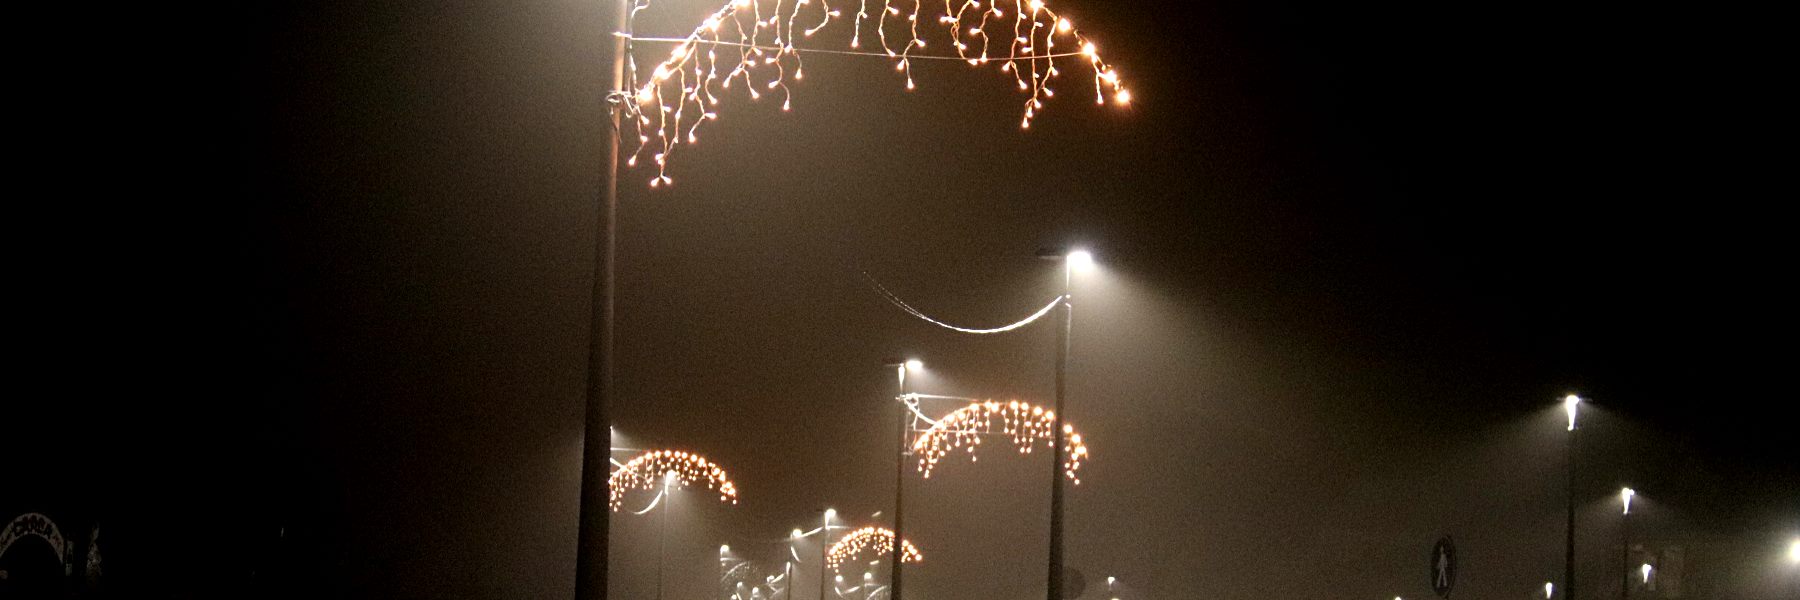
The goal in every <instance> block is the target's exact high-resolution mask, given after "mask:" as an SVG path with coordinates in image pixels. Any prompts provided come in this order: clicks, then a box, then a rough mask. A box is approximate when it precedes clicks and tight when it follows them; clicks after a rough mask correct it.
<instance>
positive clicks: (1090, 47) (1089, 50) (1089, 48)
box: [1081, 42, 1100, 56]
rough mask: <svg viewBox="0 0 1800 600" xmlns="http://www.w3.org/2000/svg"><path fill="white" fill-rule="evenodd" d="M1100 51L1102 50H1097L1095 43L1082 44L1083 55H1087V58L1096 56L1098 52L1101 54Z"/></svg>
mask: <svg viewBox="0 0 1800 600" xmlns="http://www.w3.org/2000/svg"><path fill="white" fill-rule="evenodd" d="M1099 51H1100V49H1099V48H1095V47H1094V43H1093V42H1088V43H1086V44H1082V45H1081V53H1082V54H1083V55H1086V56H1093V55H1095V54H1096V53H1098V52H1099Z"/></svg>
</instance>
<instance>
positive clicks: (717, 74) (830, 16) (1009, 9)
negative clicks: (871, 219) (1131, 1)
mask: <svg viewBox="0 0 1800 600" xmlns="http://www.w3.org/2000/svg"><path fill="white" fill-rule="evenodd" d="M832 1H833V0H792V1H791V2H784V1H783V0H730V1H729V2H727V3H726V4H725V6H724V7H722V8H720V9H718V10H717V11H714V12H713V13H712V14H711V15H710V16H708V17H707V18H706V19H705V20H704V21H702V22H701V23H700V26H699V27H697V28H695V29H694V31H693V32H692V33H690V34H688V35H687V37H683V38H658V37H644V36H636V35H632V34H623V35H626V39H627V44H628V47H627V54H628V55H632V56H630V58H629V60H630V66H631V68H630V69H629V71H628V72H629V73H630V77H631V79H630V89H629V90H625V91H621V92H616V93H615V94H616V95H615V96H614V98H613V101H614V102H615V104H616V105H618V106H620V107H623V108H625V110H626V115H625V116H626V117H627V119H626V120H625V121H626V122H627V123H629V127H630V129H631V133H633V134H635V135H631V136H627V135H625V133H626V132H624V131H621V132H620V137H621V139H628V140H633V138H635V139H634V140H633V141H635V143H636V145H635V146H634V148H633V150H632V152H631V154H630V158H629V159H627V160H626V165H627V166H636V165H637V162H638V158H639V156H641V155H642V154H643V153H645V152H649V153H650V154H651V156H650V158H651V160H653V161H655V163H656V167H657V174H656V177H655V178H653V179H651V180H650V186H651V187H656V186H658V185H666V184H669V183H671V182H672V181H673V180H672V179H670V178H669V175H668V165H669V156H670V155H671V154H673V153H674V151H675V146H676V145H677V144H680V143H682V142H683V141H685V142H686V143H689V144H693V143H697V142H699V139H700V138H699V132H700V126H701V125H702V124H704V123H706V122H707V121H711V120H715V119H718V118H719V113H718V106H719V104H720V103H721V102H722V100H721V98H720V96H721V95H722V94H726V93H727V92H729V91H730V89H731V87H732V84H733V82H735V81H738V80H742V85H743V87H744V88H745V89H746V92H747V95H749V96H750V99H751V100H758V99H761V98H762V96H763V95H764V94H765V93H767V94H774V93H776V92H779V93H780V94H781V109H782V110H784V111H785V110H790V109H792V108H793V90H792V88H791V87H790V84H794V83H798V82H800V81H802V80H804V79H805V78H806V71H805V68H804V61H803V60H801V53H802V52H824V53H830V54H840V55H866V56H875V57H882V58H885V59H888V60H891V61H893V63H894V70H895V71H897V72H900V73H903V74H904V75H905V79H906V89H907V90H912V89H915V88H917V84H916V83H915V82H914V80H913V76H912V67H913V61H915V60H957V61H963V62H967V63H968V64H969V65H971V66H975V67H980V66H983V65H986V64H987V63H989V62H996V63H999V64H1000V71H1001V72H1003V73H1006V74H1008V75H1010V76H1011V77H1012V79H1013V80H1014V82H1015V83H1016V84H1017V86H1018V89H1019V92H1020V93H1021V94H1024V95H1026V96H1028V98H1027V99H1026V100H1025V102H1024V112H1025V114H1024V118H1023V119H1022V120H1020V122H1019V127H1020V128H1022V129H1029V128H1030V127H1031V120H1032V118H1033V117H1035V116H1036V115H1037V114H1038V112H1039V111H1042V110H1044V101H1045V100H1046V99H1049V98H1051V97H1053V96H1055V95H1056V91H1055V90H1054V89H1052V88H1051V87H1050V84H1051V83H1052V80H1054V79H1055V78H1056V77H1059V76H1061V75H1062V69H1061V68H1059V67H1058V66H1057V59H1059V58H1061V59H1067V60H1065V61H1064V63H1065V64H1066V63H1069V62H1075V63H1078V64H1082V63H1085V64H1086V65H1087V67H1088V68H1089V69H1091V70H1092V72H1093V74H1094V101H1095V103H1096V104H1105V103H1106V98H1107V96H1108V90H1110V92H1111V97H1112V99H1113V101H1114V102H1117V103H1119V104H1128V103H1130V102H1131V92H1130V91H1129V90H1128V89H1126V87H1125V84H1124V82H1123V80H1121V79H1120V77H1119V71H1118V69H1116V68H1114V67H1113V66H1112V65H1110V64H1107V63H1106V61H1104V60H1102V59H1101V58H1100V51H1099V47H1098V46H1097V45H1095V43H1094V42H1093V40H1091V39H1089V38H1088V37H1087V36H1086V35H1085V34H1083V33H1082V32H1081V30H1080V29H1077V28H1076V27H1075V24H1074V23H1073V22H1072V21H1070V20H1069V18H1068V17H1066V16H1063V15H1060V14H1058V13H1057V12H1056V11H1054V10H1051V9H1050V8H1049V7H1048V6H1045V4H1044V1H1043V0H986V2H985V3H984V2H983V1H982V0H944V5H943V12H942V13H939V14H936V15H935V16H933V15H931V14H929V12H930V10H933V9H935V8H936V5H935V4H932V5H931V6H930V7H929V8H928V7H927V6H926V5H927V1H926V0H912V2H911V6H907V2H906V0H856V1H857V2H858V4H857V11H856V13H855V15H854V16H846V15H845V10H846V9H839V8H834V7H833V6H832ZM849 1H850V0H837V2H839V3H840V4H839V5H840V6H844V5H846V4H847V3H848V2H849ZM876 1H879V2H881V7H880V9H878V10H876V11H875V12H874V13H870V10H871V9H872V8H874V3H875V2H876ZM1007 4H1010V5H1011V6H1006V5H1007ZM649 6H650V1H649V0H634V2H633V5H632V10H631V15H632V16H633V17H634V18H635V17H636V15H637V13H638V12H640V11H643V10H644V9H646V8H649ZM921 19H924V20H925V21H926V23H927V31H928V32H929V31H931V30H932V29H931V27H932V25H935V26H936V27H938V28H941V29H942V32H941V34H940V35H938V36H937V37H938V38H939V40H938V41H937V42H936V43H938V44H943V43H945V42H947V43H948V46H949V47H951V48H954V49H955V50H956V54H955V55H954V56H951V55H948V54H926V53H924V52H923V50H925V48H927V46H928V42H927V40H926V38H925V37H924V36H923V35H921V33H920V29H919V23H920V20H921ZM846 21H847V22H849V23H850V24H851V27H852V29H851V37H850V48H851V50H822V49H812V48H800V47H798V46H797V45H796V44H797V43H798V42H800V41H801V40H803V39H805V38H810V37H812V36H813V34H816V33H818V32H819V31H820V30H823V29H825V28H826V27H828V26H830V25H831V24H832V23H834V22H837V23H842V22H846ZM890 25H892V27H890ZM871 26H872V28H873V29H874V31H873V32H872V33H873V35H872V36H869V37H872V38H873V39H870V40H867V41H865V39H866V38H865V34H866V33H871V32H869V31H868V29H870V28H871ZM632 42H668V43H673V44H674V45H675V47H674V48H673V49H671V50H670V51H669V55H668V58H665V59H663V60H661V61H660V62H658V63H657V64H656V66H655V68H653V69H650V70H649V72H648V73H649V77H647V78H640V77H639V70H638V68H637V58H636V56H635V55H634V54H635V53H634V52H633V50H634V49H633V48H632V47H631V46H630V44H631V43H632ZM864 44H868V45H870V46H875V45H879V46H880V47H881V51H880V52H876V51H873V49H872V48H871V50H869V51H862V50H859V49H860V48H862V47H863V45H864ZM1059 45H1061V46H1062V47H1063V48H1074V50H1071V51H1063V52H1059V51H1057V48H1058V46H1059ZM1002 47H1004V51H1002Z"/></svg>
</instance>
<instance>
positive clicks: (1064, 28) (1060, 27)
mask: <svg viewBox="0 0 1800 600" xmlns="http://www.w3.org/2000/svg"><path fill="white" fill-rule="evenodd" d="M1074 28H1075V24H1073V23H1070V22H1069V20H1068V19H1063V20H1060V21H1057V22H1056V30H1057V31H1060V32H1063V33H1068V32H1069V30H1070V29H1074Z"/></svg>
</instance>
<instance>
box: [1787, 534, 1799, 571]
mask: <svg viewBox="0 0 1800 600" xmlns="http://www.w3.org/2000/svg"><path fill="white" fill-rule="evenodd" d="M1788 562H1791V563H1794V564H1796V565H1800V538H1794V543H1793V544H1792V545H1790V546H1788Z"/></svg>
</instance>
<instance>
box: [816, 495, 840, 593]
mask: <svg viewBox="0 0 1800 600" xmlns="http://www.w3.org/2000/svg"><path fill="white" fill-rule="evenodd" d="M835 516H837V509H835V508H827V509H825V519H824V522H823V523H822V524H820V525H819V600H825V553H826V552H828V551H830V550H831V543H830V542H831V518H832V517H835Z"/></svg>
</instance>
